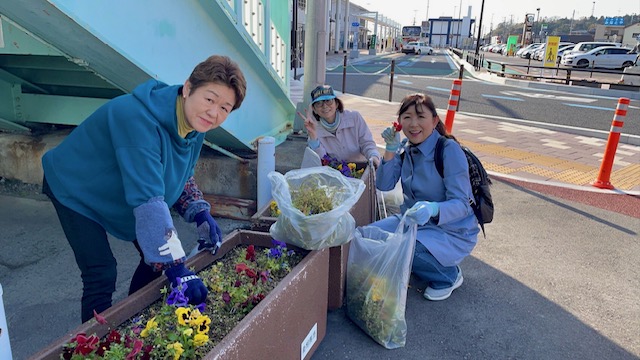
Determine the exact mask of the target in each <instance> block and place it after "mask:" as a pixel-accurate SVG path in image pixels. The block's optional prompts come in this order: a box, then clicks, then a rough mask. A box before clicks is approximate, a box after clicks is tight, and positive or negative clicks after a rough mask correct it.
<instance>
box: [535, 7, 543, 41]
mask: <svg viewBox="0 0 640 360" xmlns="http://www.w3.org/2000/svg"><path fill="white" fill-rule="evenodd" d="M536 10H537V11H538V20H537V22H538V24H539V23H540V8H537V9H536ZM541 26H542V25H541ZM533 31H534V32H533V38H534V39H535V38H536V33H535V31H536V24H533ZM540 31H541V32H542V27H540ZM538 36H540V35H538ZM540 41H542V39H540ZM534 42H535V41H534Z"/></svg>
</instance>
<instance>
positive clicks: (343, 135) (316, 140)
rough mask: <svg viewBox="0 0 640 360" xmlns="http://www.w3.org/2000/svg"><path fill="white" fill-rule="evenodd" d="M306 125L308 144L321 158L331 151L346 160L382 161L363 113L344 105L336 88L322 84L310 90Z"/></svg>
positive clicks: (335, 155)
mask: <svg viewBox="0 0 640 360" xmlns="http://www.w3.org/2000/svg"><path fill="white" fill-rule="evenodd" d="M304 126H305V128H306V129H307V132H308V133H309V138H308V140H307V143H308V146H309V148H311V149H312V150H313V151H315V153H316V154H318V156H319V157H320V158H322V157H323V156H325V155H327V154H328V155H329V156H331V157H333V158H335V159H338V160H344V161H347V162H366V161H368V160H371V161H373V164H374V165H375V166H376V167H377V166H378V165H379V164H380V153H379V152H378V149H377V147H376V143H375V142H374V141H373V136H372V135H371V131H370V130H369V127H368V126H367V123H366V122H365V121H364V118H363V117H362V115H360V113H359V112H357V111H349V110H345V109H344V104H343V103H342V101H341V100H340V99H338V98H337V97H336V96H335V94H334V92H333V88H331V86H329V85H320V86H318V87H316V88H315V89H313V91H312V92H311V105H309V109H307V114H306V119H305V122H304Z"/></svg>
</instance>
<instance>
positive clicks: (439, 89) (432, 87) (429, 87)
mask: <svg viewBox="0 0 640 360" xmlns="http://www.w3.org/2000/svg"><path fill="white" fill-rule="evenodd" d="M427 89H429V90H436V91H443V92H450V91H451V89H444V88H439V87H435V86H427Z"/></svg>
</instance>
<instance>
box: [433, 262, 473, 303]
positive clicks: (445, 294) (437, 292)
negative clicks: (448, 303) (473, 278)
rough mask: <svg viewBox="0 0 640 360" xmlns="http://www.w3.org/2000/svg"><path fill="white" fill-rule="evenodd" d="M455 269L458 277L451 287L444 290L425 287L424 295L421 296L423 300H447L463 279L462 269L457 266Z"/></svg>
mask: <svg viewBox="0 0 640 360" xmlns="http://www.w3.org/2000/svg"><path fill="white" fill-rule="evenodd" d="M457 268H458V277H457V278H456V281H455V282H454V283H453V285H451V286H450V287H448V288H444V289H432V288H430V287H427V288H426V289H425V290H424V294H423V296H424V298H425V299H427V300H431V301H438V300H445V299H448V298H449V296H451V293H452V292H453V290H455V289H457V288H459V287H460V285H462V281H463V280H464V278H463V277H462V269H460V266H458V267H457Z"/></svg>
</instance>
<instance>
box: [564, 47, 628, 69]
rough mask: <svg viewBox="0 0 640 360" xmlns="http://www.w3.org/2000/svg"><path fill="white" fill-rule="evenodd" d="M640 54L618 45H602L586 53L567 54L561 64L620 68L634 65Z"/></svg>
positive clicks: (581, 66) (580, 66)
mask: <svg viewBox="0 0 640 360" xmlns="http://www.w3.org/2000/svg"><path fill="white" fill-rule="evenodd" d="M637 57H638V54H637V53H636V52H635V51H633V50H631V49H627V48H622V47H618V46H601V47H598V48H595V49H593V50H590V51H587V52H586V53H573V54H569V55H567V54H565V55H563V56H562V60H561V62H560V64H562V65H565V66H574V67H579V68H586V67H594V68H596V67H598V68H608V69H620V68H626V67H629V66H633V65H634V64H635V63H636V58H637Z"/></svg>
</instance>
